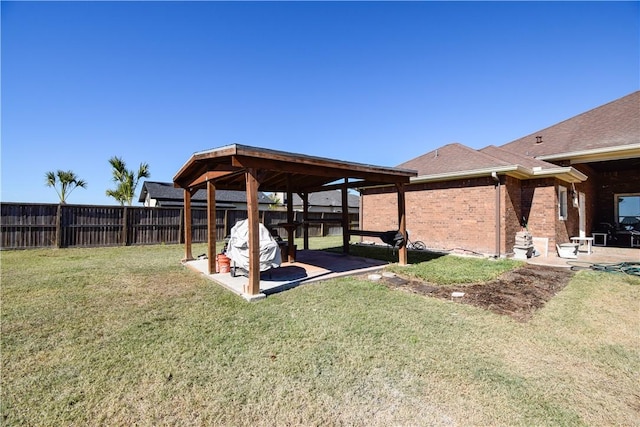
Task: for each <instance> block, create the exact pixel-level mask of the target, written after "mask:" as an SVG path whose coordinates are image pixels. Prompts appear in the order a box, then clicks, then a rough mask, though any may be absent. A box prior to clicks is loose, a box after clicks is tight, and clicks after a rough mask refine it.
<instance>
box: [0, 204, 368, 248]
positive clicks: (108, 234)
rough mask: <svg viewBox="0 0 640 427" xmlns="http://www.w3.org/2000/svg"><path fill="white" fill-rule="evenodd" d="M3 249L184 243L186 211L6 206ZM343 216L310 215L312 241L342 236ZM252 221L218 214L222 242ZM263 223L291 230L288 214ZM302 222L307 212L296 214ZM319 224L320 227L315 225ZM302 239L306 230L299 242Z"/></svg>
mask: <svg viewBox="0 0 640 427" xmlns="http://www.w3.org/2000/svg"><path fill="white" fill-rule="evenodd" d="M0 207H1V211H2V213H1V217H0V229H1V234H2V237H1V244H2V246H0V249H28V248H46V247H53V248H56V247H57V248H66V247H95V246H119V245H152V244H161V243H167V244H169V243H183V241H184V232H183V228H184V209H183V208H150V207H138V206H135V207H134V206H93V205H57V204H31V203H2V204H1V205H0ZM341 215H342V214H341V213H315V212H314V213H309V236H311V237H319V236H328V235H336V234H341V233H342V226H341V223H340V219H341ZM191 218H192V219H191V222H192V239H193V242H194V243H203V242H206V241H207V210H206V209H204V208H192V209H191ZM245 218H247V211H246V210H240V209H221V210H217V211H216V239H217V240H223V239H224V238H225V237H226V236H228V235H229V232H230V230H231V227H233V226H234V225H235V223H236V222H237V221H239V220H241V219H245ZM260 218H261V221H262V223H264V224H265V225H266V226H267V227H269V228H271V229H275V230H276V231H277V232H278V234H279V235H280V236H282V237H283V238H284V237H285V236H286V231H285V229H284V228H282V227H278V226H277V224H279V223H284V222H287V213H286V212H282V211H262V212H260ZM350 220H351V224H350V228H358V214H350ZM295 221H296V222H301V221H302V212H295ZM313 221H317V222H313ZM301 236H302V227H299V228H298V230H297V232H296V237H301Z"/></svg>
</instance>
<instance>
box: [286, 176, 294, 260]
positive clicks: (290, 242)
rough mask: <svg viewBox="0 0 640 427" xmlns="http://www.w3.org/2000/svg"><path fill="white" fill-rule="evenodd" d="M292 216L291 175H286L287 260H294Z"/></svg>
mask: <svg viewBox="0 0 640 427" xmlns="http://www.w3.org/2000/svg"><path fill="white" fill-rule="evenodd" d="M294 219H295V218H294V217H293V183H292V181H291V175H288V176H287V224H289V227H285V228H286V230H287V252H288V253H287V260H288V261H289V262H296V248H295V246H294V244H295V234H296V229H295V228H294V227H293V226H292V225H293V222H294Z"/></svg>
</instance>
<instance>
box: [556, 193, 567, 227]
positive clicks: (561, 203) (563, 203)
mask: <svg viewBox="0 0 640 427" xmlns="http://www.w3.org/2000/svg"><path fill="white" fill-rule="evenodd" d="M558 217H559V219H561V220H563V221H566V220H567V217H568V209H567V187H563V186H562V185H559V186H558Z"/></svg>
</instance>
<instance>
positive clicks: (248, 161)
mask: <svg viewBox="0 0 640 427" xmlns="http://www.w3.org/2000/svg"><path fill="white" fill-rule="evenodd" d="M231 164H232V165H233V166H236V167H243V168H256V169H257V168H261V169H266V170H270V171H287V172H289V173H293V174H300V175H305V176H320V177H329V178H335V179H342V178H354V179H365V180H372V181H375V182H383V183H388V184H394V183H396V182H399V181H401V180H403V179H406V181H407V182H408V181H409V177H410V176H413V174H406V173H405V174H406V176H403V175H400V176H399V175H398V174H392V173H389V172H384V171H380V172H378V171H371V170H369V169H367V168H362V167H355V169H348V168H347V167H341V166H339V165H336V164H333V165H331V164H329V163H327V164H325V165H323V164H318V163H305V162H303V161H299V162H298V161H295V162H294V161H281V160H274V159H264V158H256V157H245V156H233V158H232V162H231Z"/></svg>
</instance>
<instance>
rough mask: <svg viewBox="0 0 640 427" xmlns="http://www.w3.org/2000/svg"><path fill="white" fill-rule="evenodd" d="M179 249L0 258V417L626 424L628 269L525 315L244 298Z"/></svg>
mask: <svg viewBox="0 0 640 427" xmlns="http://www.w3.org/2000/svg"><path fill="white" fill-rule="evenodd" d="M312 240H313V239H312ZM313 245H317V247H320V246H323V245H324V246H334V245H335V243H334V242H329V243H326V242H324V243H321V242H320V243H319V242H317V241H313ZM203 252H205V249H204V246H202V247H196V248H194V254H196V253H198V254H199V253H203ZM182 255H183V249H182V247H179V246H171V245H167V246H149V247H123V248H100V249H65V250H33V251H14V252H2V254H1V256H2V266H1V273H2V288H1V297H2V299H1V302H2V307H1V315H2V323H1V342H0V344H1V348H0V350H1V358H2V365H1V367H2V371H1V390H0V402H1V403H0V411H1V412H0V414H1V417H2V424H3V425H44V426H47V425H51V426H53V425H103V424H108V425H132V424H136V425H149V426H151V425H154V426H155V425H166V424H173V425H193V424H198V425H252V426H253V425H367V426H386V425H498V426H499V425H509V426H511V425H523V426H529V425H638V424H640V407H639V406H638V403H637V402H638V400H637V399H638V396H639V395H640V386H639V384H640V381H638V380H639V379H640V378H639V377H638V372H640V349H639V344H638V334H639V332H640V320H639V316H638V306H639V303H640V286H638V285H640V280H639V279H638V278H635V277H631V276H624V275H616V274H610V273H597V272H589V271H584V272H580V273H578V274H576V276H575V277H574V278H573V280H572V281H571V282H570V283H569V285H568V286H567V287H565V288H564V290H563V291H562V292H561V293H560V294H558V295H557V296H556V297H555V298H554V299H553V300H552V301H550V302H549V303H548V304H547V305H546V306H545V308H543V309H542V310H540V311H539V312H538V313H537V314H536V316H535V317H534V318H533V320H531V321H530V322H528V323H524V324H523V323H518V322H514V321H511V320H510V319H509V318H508V317H503V316H499V315H496V314H493V313H490V312H487V311H484V310H482V309H479V308H475V307H472V306H466V305H461V304H456V303H453V302H449V301H443V300H439V299H435V298H433V299H432V298H428V297H419V296H416V295H412V294H408V293H404V292H400V291H393V290H390V289H387V288H386V287H384V286H383V285H380V284H378V283H373V282H368V281H363V280H360V279H357V278H343V279H339V280H331V281H326V282H322V283H319V284H315V285H307V286H300V287H298V288H295V289H293V290H290V291H287V292H283V293H280V294H276V295H272V296H270V297H268V298H267V299H266V300H263V301H261V302H259V303H255V304H250V303H247V302H245V301H244V300H243V299H241V298H239V297H237V296H235V295H233V294H231V293H230V292H228V291H225V290H224V289H222V288H221V287H219V286H216V285H215V284H213V283H212V282H210V281H207V280H206V279H204V278H202V277H201V276H199V275H197V274H194V273H193V272H191V271H189V270H187V269H184V268H183V267H182V266H181V265H180V264H179V260H180V258H181V257H182ZM447 258H449V257H441V258H438V259H434V260H433V261H429V262H425V263H423V264H429V263H433V264H432V266H431V267H430V268H431V269H433V272H432V273H431V272H430V273H416V274H429V277H439V276H440V275H442V270H448V271H450V270H451V265H450V264H449V262H450V261H445V260H446V259H447ZM470 261H474V262H475V261H476V260H470ZM465 262H466V261H465ZM436 263H441V264H440V266H439V267H438V266H437V265H436ZM485 263H490V264H491V265H495V262H492V261H483V262H482V263H481V265H477V266H475V267H468V266H467V267H465V269H467V270H468V272H467V274H468V275H469V274H470V275H472V276H474V274H477V276H474V277H480V276H481V275H483V274H484V273H483V272H482V270H483V268H484V264H485ZM423 264H415V265H412V266H410V267H407V268H409V269H413V268H415V269H417V270H422V269H427V267H426V266H425V265H423ZM458 267H459V266H458ZM492 268H493V267H492ZM474 270H475V271H476V273H473V271H474ZM403 271H406V270H403ZM425 271H426V270H425ZM491 274H494V273H491ZM443 276H444V277H447V274H444V275H443ZM433 280H436V279H433Z"/></svg>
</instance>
